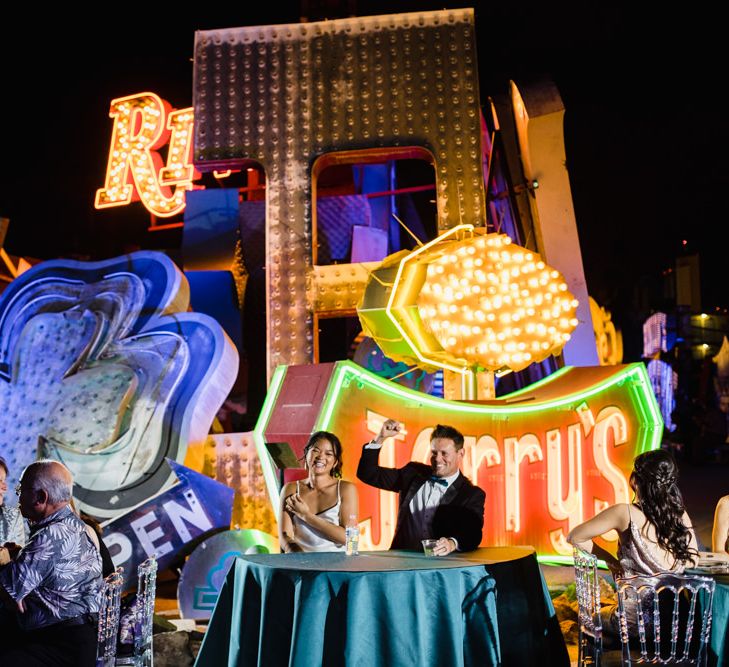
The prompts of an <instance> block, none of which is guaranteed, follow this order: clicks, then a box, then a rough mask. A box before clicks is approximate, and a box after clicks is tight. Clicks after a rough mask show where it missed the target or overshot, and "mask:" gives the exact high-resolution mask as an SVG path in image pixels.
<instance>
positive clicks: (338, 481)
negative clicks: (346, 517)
mask: <svg viewBox="0 0 729 667" xmlns="http://www.w3.org/2000/svg"><path fill="white" fill-rule="evenodd" d="M341 483H342V480H341V479H338V480H337V505H339V503H341V502H342V495H341V494H340V493H339V485H340V484H341Z"/></svg>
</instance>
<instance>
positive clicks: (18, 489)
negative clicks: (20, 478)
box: [15, 482, 20, 496]
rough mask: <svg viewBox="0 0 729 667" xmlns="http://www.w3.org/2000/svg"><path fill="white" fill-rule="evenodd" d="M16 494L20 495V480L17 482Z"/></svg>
mask: <svg viewBox="0 0 729 667" xmlns="http://www.w3.org/2000/svg"><path fill="white" fill-rule="evenodd" d="M15 495H16V496H19V495H20V482H18V483H17V484H16V485H15Z"/></svg>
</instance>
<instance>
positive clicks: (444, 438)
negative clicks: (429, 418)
mask: <svg viewBox="0 0 729 667" xmlns="http://www.w3.org/2000/svg"><path fill="white" fill-rule="evenodd" d="M399 430H400V426H399V423H398V422H397V421H395V420H394V419H388V420H387V421H386V422H385V423H384V424H383V425H382V428H381V429H380V432H379V434H378V435H377V437H376V438H375V439H374V440H372V441H371V442H369V443H367V444H366V445H365V446H364V448H363V449H362V457H361V458H360V461H359V466H358V468H357V477H358V478H359V479H361V480H362V481H363V482H365V483H366V484H370V485H372V486H376V487H377V488H378V489H384V490H386V491H397V492H399V494H400V507H399V510H398V516H397V526H396V528H395V536H394V537H393V540H392V545H390V548H391V549H412V550H420V549H421V548H422V547H421V544H420V541H421V540H423V539H425V538H428V537H431V538H437V540H438V541H437V543H436V546H435V549H434V554H435V555H436V556H447V555H448V554H449V553H451V552H452V551H456V550H458V551H472V550H473V549H476V548H477V547H478V545H479V543H480V542H481V531H482V529H483V511H484V503H485V501H486V494H485V493H484V492H483V490H482V489H480V488H479V487H477V486H474V485H473V484H471V482H469V481H468V480H467V479H466V478H465V477H464V476H463V474H462V473H461V472H460V464H461V461H462V460H463V453H464V450H463V435H461V433H459V432H458V431H457V430H456V429H455V428H453V427H452V426H442V425H441V424H438V425H437V426H436V427H435V429H433V433H432V434H431V436H430V466H427V465H425V464H423V463H414V462H410V463H408V464H407V465H405V466H404V467H402V468H383V467H381V466H380V465H379V464H378V458H379V455H380V449H381V448H382V443H383V442H384V441H385V439H386V438H391V437H393V436H395V435H397V434H398V432H399Z"/></svg>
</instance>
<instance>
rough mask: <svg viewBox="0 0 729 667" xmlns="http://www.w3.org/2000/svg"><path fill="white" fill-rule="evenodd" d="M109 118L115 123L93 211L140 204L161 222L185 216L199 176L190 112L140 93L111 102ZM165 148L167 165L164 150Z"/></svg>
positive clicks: (190, 110)
mask: <svg viewBox="0 0 729 667" xmlns="http://www.w3.org/2000/svg"><path fill="white" fill-rule="evenodd" d="M109 116H111V118H113V119H114V126H113V129H112V133H111V145H110V147H109V159H108V162H107V167H106V177H105V179H104V187H103V188H99V189H98V190H97V191H96V197H95V201H94V206H95V207H96V208H109V207H112V206H126V205H127V204H130V203H131V202H133V201H141V202H142V204H143V205H144V206H145V208H146V209H147V210H148V211H149V212H150V213H151V214H152V215H155V216H157V217H160V218H169V217H172V216H174V215H177V214H178V213H181V212H182V210H183V209H184V208H185V191H186V190H191V189H192V187H193V185H192V181H193V178H194V177H195V169H194V167H193V165H192V129H193V112H192V108H188V109H178V110H173V109H171V107H170V105H169V104H168V103H167V102H166V101H164V100H163V99H161V98H160V97H159V96H157V95H155V94H154V93H138V94H136V95H129V96H127V97H119V98H117V99H115V100H112V102H111V108H110V110H109ZM165 145H167V158H166V161H164V162H163V158H162V155H161V154H160V149H162V148H163V147H164V146H165Z"/></svg>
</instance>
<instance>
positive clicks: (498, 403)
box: [256, 362, 663, 555]
mask: <svg viewBox="0 0 729 667" xmlns="http://www.w3.org/2000/svg"><path fill="white" fill-rule="evenodd" d="M285 381H286V368H285V367H280V369H279V371H278V372H277V373H276V374H275V375H274V377H273V379H272V383H271V388H270V390H269V399H268V400H267V404H266V406H264V410H263V411H262V413H261V418H260V420H259V424H258V425H257V427H256V433H257V439H258V446H259V455H260V456H261V460H262V462H263V463H264V466H265V467H267V468H268V470H265V468H264V471H265V472H266V478H267V483H268V485H269V489H270V492H271V496H272V500H274V502H275V498H276V496H277V493H278V491H277V489H278V486H277V484H276V478H275V474H274V471H273V469H272V468H271V465H270V459H269V458H268V456H267V455H266V453H265V449H264V447H263V433H264V432H265V430H266V424H267V422H268V420H269V419H270V417H271V414H272V412H273V411H274V410H277V409H282V410H285V409H286V406H285V405H281V406H277V405H276V403H277V396H278V395H279V393H280V392H279V390H280V388H281V386H282V385H283V384H284V383H285ZM386 418H393V419H397V420H399V421H400V422H401V423H402V424H403V425H404V430H403V432H402V433H401V434H400V435H399V436H398V438H399V441H395V442H393V441H390V442H387V443H386V444H385V446H384V447H383V450H382V452H381V454H380V461H381V463H382V465H385V466H402V465H404V464H405V463H407V462H408V461H410V460H413V461H423V462H427V461H428V456H429V439H430V432H431V429H432V428H433V426H434V425H435V424H436V423H447V424H451V425H453V426H455V427H456V428H458V429H459V430H460V431H461V432H462V433H463V434H464V435H465V449H466V451H465V456H464V463H463V473H464V474H465V475H466V476H467V477H469V478H470V479H471V481H473V482H474V483H477V484H479V485H480V486H481V487H482V488H483V489H484V490H485V491H486V514H485V525H484V541H483V543H484V544H489V545H509V544H530V545H532V546H534V547H535V548H536V549H537V551H538V552H539V553H541V554H563V555H568V554H571V553H572V548H571V547H570V546H569V545H568V544H567V543H566V541H565V536H566V535H567V533H568V532H569V530H570V529H571V528H572V527H573V526H575V525H577V524H579V523H581V522H582V521H584V520H585V519H587V518H590V517H591V516H593V515H594V514H595V513H597V512H599V511H600V510H602V509H604V508H605V507H607V506H608V505H611V504H613V503H616V502H627V501H629V498H630V489H629V486H628V482H627V478H628V475H629V472H630V470H631V469H632V463H633V459H634V458H635V456H636V455H637V454H639V453H641V452H643V451H647V450H649V449H655V448H656V447H658V446H659V443H660V438H661V434H662V429H663V423H662V421H661V417H660V412H659V410H658V406H657V405H656V402H655V398H654V397H653V394H652V391H651V388H650V382H649V380H648V377H647V374H646V371H645V367H644V366H643V365H642V364H630V365H627V366H613V367H605V366H602V367H592V368H565V369H562V370H561V371H559V372H557V373H555V374H553V375H551V376H549V377H548V378H546V379H545V380H542V381H541V382H538V383H536V384H534V385H532V386H530V387H528V388H527V389H525V390H522V391H519V392H515V393H513V394H510V395H509V396H506V397H504V398H502V399H499V400H495V401H489V402H487V403H480V404H479V403H466V402H455V401H445V400H442V399H438V398H434V397H432V396H429V395H427V394H422V393H419V392H416V391H412V390H409V389H406V388H404V387H401V386H399V385H396V384H394V383H392V382H389V381H387V380H384V379H382V378H380V377H377V376H375V375H373V374H371V373H369V372H368V371H366V370H364V369H363V368H360V367H359V366H356V365H355V364H353V363H350V362H338V363H337V364H336V365H335V369H334V372H333V374H332V376H331V378H330V379H329V383H328V386H327V390H326V392H325V396H324V399H323V401H322V402H321V405H320V408H319V414H318V418H317V420H316V424H315V427H314V428H315V429H324V430H329V431H332V432H334V433H337V434H338V435H339V436H340V438H341V439H342V443H343V446H344V475H345V478H346V479H349V480H353V481H354V480H355V471H356V467H357V462H358V460H359V455H360V449H361V446H362V443H364V442H367V441H369V440H370V439H371V438H372V436H373V434H376V433H377V432H378V431H379V428H380V425H381V424H382V421H383V420H384V419H386ZM357 484H358V487H359V495H360V520H361V523H360V525H361V528H362V541H361V546H362V548H363V549H386V548H388V547H389V545H390V541H391V540H392V535H393V532H394V528H395V521H396V513H397V499H396V496H395V494H393V493H390V492H386V491H379V490H378V489H374V488H372V487H369V486H367V485H364V484H361V483H360V482H358V481H357ZM274 506H275V505H274ZM616 537H617V536H616V535H614V534H613V535H609V534H608V535H605V536H604V538H605V539H606V540H608V541H610V540H614V539H616Z"/></svg>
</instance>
